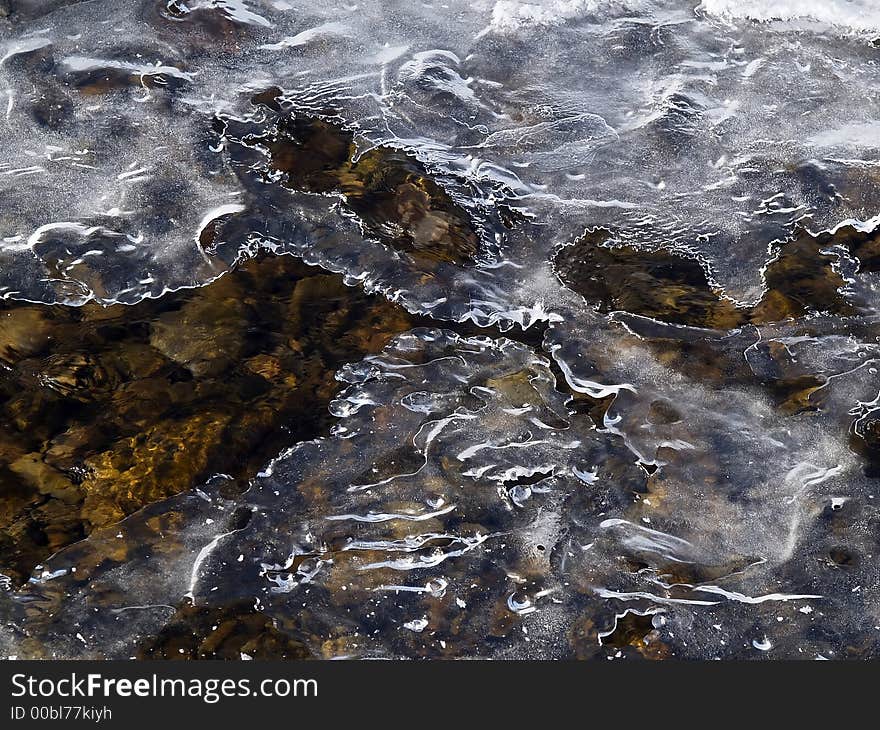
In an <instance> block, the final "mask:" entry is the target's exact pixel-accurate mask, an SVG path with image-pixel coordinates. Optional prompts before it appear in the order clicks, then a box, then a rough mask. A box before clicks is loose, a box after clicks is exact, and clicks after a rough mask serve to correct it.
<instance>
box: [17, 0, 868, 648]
mask: <svg viewBox="0 0 880 730" xmlns="http://www.w3.org/2000/svg"><path fill="white" fill-rule="evenodd" d="M803 6H804V7H803V9H801V10H794V11H793V10H791V9H790V8H787V7H786V8H783V9H780V8H778V7H775V5H774V4H773V3H764V2H763V1H762V0H747V1H745V2H740V3H728V2H725V1H724V0H704V2H698V0H692V1H690V0H586V1H585V2H578V3H569V2H547V3H541V4H531V3H525V2H519V1H518V0H517V1H514V0H499V1H498V2H477V3H460V4H459V3H452V5H451V6H450V7H447V6H446V5H443V6H440V5H436V6H435V5H431V4H419V5H417V6H409V5H405V4H402V3H391V4H388V3H376V4H374V3H369V2H368V3H366V4H365V5H360V6H358V8H356V9H352V8H350V7H347V6H338V7H337V6H335V5H333V4H332V3H331V4H326V5H322V6H321V7H309V8H299V7H294V5H293V4H292V3H288V2H284V1H283V0H281V1H275V2H262V1H260V0H252V1H251V0H248V1H247V2H246V1H245V0H196V1H194V2H187V3H183V2H178V1H177V0H171V1H167V0H161V1H158V0H157V1H155V2H118V3H100V2H64V1H61V0H59V1H57V2H52V3H36V2H30V1H29V0H15V1H14V2H7V3H6V4H3V3H2V2H0V43H2V51H0V93H2V94H3V96H0V103H2V104H0V114H5V126H4V127H3V130H2V136H3V139H4V152H3V158H2V159H0V210H2V212H0V297H2V300H0V416H2V421H3V424H4V427H3V429H2V430H0V577H2V581H0V588H2V592H0V621H2V623H3V627H4V630H3V631H2V632H0V653H2V654H3V655H8V656H18V657H42V658H48V657H101V658H123V657H139V658H163V659H178V658H180V659H193V658H221V659H240V658H305V657H309V658H325V659H329V658H339V657H355V658H379V657H413V658H421V657H427V658H441V657H442V658H464V657H487V658H581V659H608V658H612V659H616V658H644V659H652V660H667V659H678V658H716V657H717V658H748V659H767V658H804V659H817V658H869V657H874V658H875V657H876V656H877V655H878V654H880V596H878V590H880V572H878V568H877V564H878V563H877V559H876V556H877V551H878V549H880V504H878V500H880V491H878V486H877V485H878V484H880V482H878V481H877V479H878V477H880V395H878V393H880V381H878V367H880V364H878V363H880V299H878V294H877V292H878V285H880V279H878V275H880V244H878V240H880V239H878V233H877V231H878V218H877V216H878V212H880V190H878V180H880V178H878V175H877V164H878V162H877V151H878V149H880V147H878V144H877V141H876V140H877V129H878V127H877V121H876V120H877V118H878V111H880V110H878V109H877V103H876V94H875V93H874V90H875V89H876V86H877V83H878V81H880V79H878V70H877V69H878V66H877V49H876V46H875V45H874V44H872V42H873V40H874V39H875V38H876V37H877V36H878V34H880V14H878V12H877V10H876V8H874V7H873V4H872V3H869V2H867V1H866V0H864V1H862V2H846V3H844V2H835V3H811V2H805V3H803ZM828 6H833V8H832V10H831V11H829V10H828Z"/></svg>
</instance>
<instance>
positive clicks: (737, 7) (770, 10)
mask: <svg viewBox="0 0 880 730" xmlns="http://www.w3.org/2000/svg"><path fill="white" fill-rule="evenodd" d="M700 9H701V10H704V11H705V12H707V13H709V14H710V15H715V16H718V17H722V18H728V19H747V20H758V21H771V20H815V21H819V22H820V23H827V24H829V25H835V26H839V27H843V28H848V29H851V30H855V31H859V32H861V31H872V32H873V31H877V30H880V3H878V2H877V0H703V2H702V4H701V5H700Z"/></svg>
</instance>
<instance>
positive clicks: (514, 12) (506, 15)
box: [488, 0, 644, 33]
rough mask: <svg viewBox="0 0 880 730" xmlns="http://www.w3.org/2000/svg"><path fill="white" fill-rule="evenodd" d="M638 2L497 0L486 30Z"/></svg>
mask: <svg viewBox="0 0 880 730" xmlns="http://www.w3.org/2000/svg"><path fill="white" fill-rule="evenodd" d="M641 5H644V2H643V1H642V0H534V1H533V2H528V1H527V0H526V1H524V0H498V1H497V2H496V3H495V5H494V7H493V8H492V22H491V24H490V26H489V28H488V30H489V31H494V32H496V33H515V32H516V31H518V30H521V29H524V28H542V27H543V28H547V27H552V26H554V25H560V24H562V23H565V22H566V21H568V20H575V19H577V18H580V17H583V16H584V15H588V14H591V13H600V12H601V13H609V12H615V11H618V12H625V11H631V10H635V9H637V8H638V7H639V6H641Z"/></svg>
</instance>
